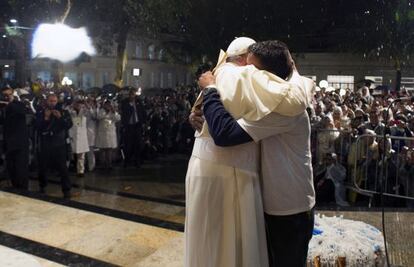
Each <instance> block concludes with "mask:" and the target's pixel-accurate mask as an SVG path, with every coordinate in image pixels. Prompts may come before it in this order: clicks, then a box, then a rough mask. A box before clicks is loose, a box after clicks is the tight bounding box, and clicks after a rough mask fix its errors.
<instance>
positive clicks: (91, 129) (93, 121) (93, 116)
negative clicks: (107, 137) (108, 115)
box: [86, 98, 98, 172]
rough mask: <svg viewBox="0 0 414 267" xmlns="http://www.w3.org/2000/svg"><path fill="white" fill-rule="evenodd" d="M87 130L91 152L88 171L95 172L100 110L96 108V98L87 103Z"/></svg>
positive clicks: (87, 155)
mask: <svg viewBox="0 0 414 267" xmlns="http://www.w3.org/2000/svg"><path fill="white" fill-rule="evenodd" d="M86 110H87V112H86V128H87V134H88V144H89V152H88V153H86V159H87V162H88V171H90V172H91V171H93V170H94V169H95V166H96V160H95V151H94V150H95V146H96V142H95V141H96V131H97V127H98V121H97V115H98V110H97V107H96V100H95V99H94V98H88V99H87V102H86Z"/></svg>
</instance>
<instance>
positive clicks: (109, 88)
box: [102, 83, 120, 94]
mask: <svg viewBox="0 0 414 267" xmlns="http://www.w3.org/2000/svg"><path fill="white" fill-rule="evenodd" d="M119 90H120V88H119V87H118V86H116V85H115V84H112V83H110V84H105V85H104V86H102V93H103V94H116V93H117V92H118V91H119Z"/></svg>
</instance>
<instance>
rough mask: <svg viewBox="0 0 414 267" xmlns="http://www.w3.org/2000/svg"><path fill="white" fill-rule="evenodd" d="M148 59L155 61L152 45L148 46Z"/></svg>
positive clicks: (153, 46)
mask: <svg viewBox="0 0 414 267" xmlns="http://www.w3.org/2000/svg"><path fill="white" fill-rule="evenodd" d="M148 58H149V59H150V60H154V59H155V45H153V44H152V45H149V46H148Z"/></svg>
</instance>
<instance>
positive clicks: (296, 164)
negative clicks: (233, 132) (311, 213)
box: [238, 112, 315, 215]
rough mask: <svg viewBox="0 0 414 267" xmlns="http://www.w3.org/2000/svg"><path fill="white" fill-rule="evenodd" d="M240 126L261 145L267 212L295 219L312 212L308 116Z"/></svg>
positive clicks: (270, 118) (273, 117)
mask: <svg viewBox="0 0 414 267" xmlns="http://www.w3.org/2000/svg"><path fill="white" fill-rule="evenodd" d="M238 123H239V125H240V126H241V127H242V128H243V129H244V130H245V131H246V132H247V133H248V134H249V135H250V136H251V137H252V138H253V140H254V141H255V142H259V141H261V174H262V175H261V176H262V180H263V202H264V211H265V212H266V213H268V214H271V215H292V214H296V213H300V212H305V211H308V210H310V209H312V208H313V206H314V205H315V190H314V187H313V174H312V156H311V150H310V123H309V118H308V115H307V113H306V112H304V113H303V114H301V115H298V116H295V117H287V116H282V115H279V114H277V113H271V114H269V115H267V116H266V117H264V118H263V119H262V120H260V121H254V122H251V121H246V120H244V119H239V120H238Z"/></svg>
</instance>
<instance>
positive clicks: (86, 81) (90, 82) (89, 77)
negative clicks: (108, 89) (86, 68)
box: [82, 73, 95, 88]
mask: <svg viewBox="0 0 414 267" xmlns="http://www.w3.org/2000/svg"><path fill="white" fill-rule="evenodd" d="M94 85H95V77H94V75H93V74H92V73H83V75H82V87H83V88H91V87H92V86H94Z"/></svg>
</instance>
